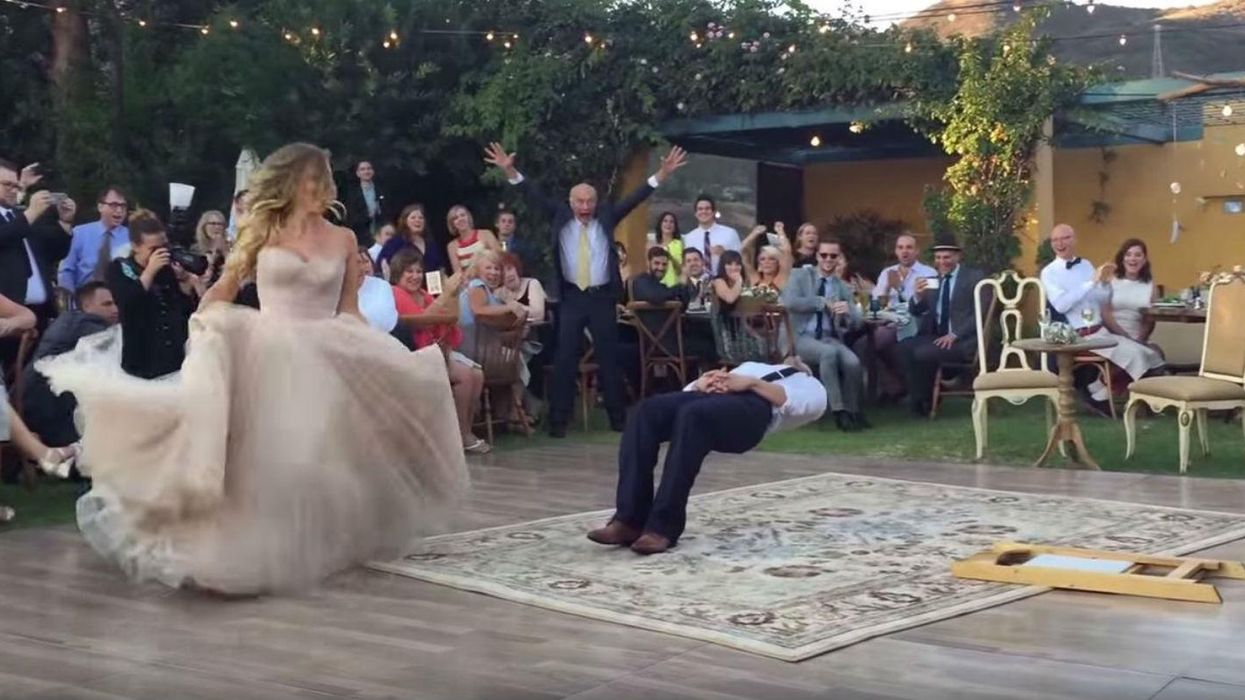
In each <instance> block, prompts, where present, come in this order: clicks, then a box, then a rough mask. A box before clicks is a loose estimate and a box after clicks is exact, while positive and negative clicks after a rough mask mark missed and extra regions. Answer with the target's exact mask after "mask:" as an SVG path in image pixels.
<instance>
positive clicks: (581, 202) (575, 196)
mask: <svg viewBox="0 0 1245 700" xmlns="http://www.w3.org/2000/svg"><path fill="white" fill-rule="evenodd" d="M570 202H571V211H573V212H574V213H575V218H576V219H579V220H580V221H583V222H588V221H591V220H592V217H593V216H594V215H595V214H596V210H597V188H595V187H593V186H592V185H589V184H588V183H586V182H581V183H579V184H578V185H575V186H574V187H572V188H571V197H570Z"/></svg>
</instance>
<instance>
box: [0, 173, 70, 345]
mask: <svg viewBox="0 0 1245 700" xmlns="http://www.w3.org/2000/svg"><path fill="white" fill-rule="evenodd" d="M41 178H42V176H41V175H39V173H38V171H37V164H35V165H28V166H26V167H25V168H22V170H21V171H20V172H19V171H18V169H17V166H15V165H13V164H12V163H9V162H8V161H4V160H0V295H3V296H5V297H7V298H9V299H10V300H12V301H13V302H15V303H20V304H23V305H24V306H26V307H27V308H29V309H31V310H32V311H33V312H34V314H35V318H36V320H37V325H38V326H39V327H42V326H43V325H45V324H46V323H47V322H48V321H49V320H51V318H52V317H53V316H55V315H56V303H55V299H54V297H53V294H52V284H53V282H55V276H54V271H55V269H56V261H57V260H60V259H61V258H63V257H64V256H65V254H66V251H68V250H69V249H70V247H71V241H70V237H69V235H68V234H69V231H70V225H71V224H72V222H73V217H74V213H75V212H76V210H77V209H76V206H75V205H74V202H73V200H71V199H68V198H66V199H63V200H59V201H58V200H56V199H54V198H53V197H52V194H51V193H50V192H46V191H41V192H36V193H34V194H33V195H31V197H30V205H29V206H27V207H26V208H25V209H24V210H18V208H17V206H18V204H19V203H20V202H21V199H22V196H23V194H24V193H25V191H26V188H28V187H33V186H34V185H36V184H38V182H39V180H40V179H41ZM4 345H5V349H4V351H3V352H0V357H2V358H3V359H4V361H5V364H6V366H7V363H8V361H10V360H11V359H12V357H11V355H12V354H13V353H15V352H16V349H17V348H16V346H15V345H14V344H12V343H5V344H4ZM10 350H11V351H10Z"/></svg>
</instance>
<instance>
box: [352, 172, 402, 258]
mask: <svg viewBox="0 0 1245 700" xmlns="http://www.w3.org/2000/svg"><path fill="white" fill-rule="evenodd" d="M372 187H375V188H376V209H377V213H376V217H375V218H372V216H371V214H369V213H368V209H367V198H366V197H364V196H363V183H362V182H360V181H358V180H355V181H354V182H352V183H350V189H348V190H346V199H345V201H343V202H342V204H343V205H345V207H346V222H345V223H346V227H347V228H349V229H350V230H352V231H354V235H355V238H357V239H359V245H361V246H371V245H372V244H373V243H375V241H374V240H373V238H372V228H373V227H375V228H380V227H381V226H384V225H385V224H387V223H390V220H391V219H392V218H393V217H395V216H397V214H395V213H394V212H392V211H391V210H390V208H389V198H388V197H387V196H386V195H385V191H384V190H383V189H381V188H380V185H378V184H376V181H375V180H373V181H372Z"/></svg>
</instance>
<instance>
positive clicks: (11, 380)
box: [4, 329, 39, 413]
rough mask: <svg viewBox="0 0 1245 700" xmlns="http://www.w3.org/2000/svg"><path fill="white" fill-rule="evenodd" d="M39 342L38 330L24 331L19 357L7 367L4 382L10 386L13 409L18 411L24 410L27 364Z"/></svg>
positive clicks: (20, 342)
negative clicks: (23, 400)
mask: <svg viewBox="0 0 1245 700" xmlns="http://www.w3.org/2000/svg"><path fill="white" fill-rule="evenodd" d="M38 344H39V332H38V331H36V330H34V329H31V330H28V331H26V332H25V333H22V335H21V340H20V341H19V343H18V346H17V357H16V358H15V359H14V360H13V366H12V367H6V368H5V382H4V383H5V386H7V387H8V388H9V397H10V398H9V401H10V403H12V404H13V410H15V411H17V412H18V413H21V412H22V394H23V393H25V384H26V365H27V364H28V363H29V362H30V356H31V355H33V354H34V352H35V348H36V347H38Z"/></svg>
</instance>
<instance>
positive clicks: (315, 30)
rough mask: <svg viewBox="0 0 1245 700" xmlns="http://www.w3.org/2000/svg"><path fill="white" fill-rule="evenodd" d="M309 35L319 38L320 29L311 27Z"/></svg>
mask: <svg viewBox="0 0 1245 700" xmlns="http://www.w3.org/2000/svg"><path fill="white" fill-rule="evenodd" d="M311 35H312V36H320V28H319V27H312V28H311Z"/></svg>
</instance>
